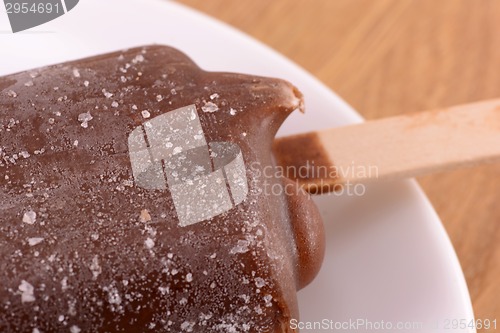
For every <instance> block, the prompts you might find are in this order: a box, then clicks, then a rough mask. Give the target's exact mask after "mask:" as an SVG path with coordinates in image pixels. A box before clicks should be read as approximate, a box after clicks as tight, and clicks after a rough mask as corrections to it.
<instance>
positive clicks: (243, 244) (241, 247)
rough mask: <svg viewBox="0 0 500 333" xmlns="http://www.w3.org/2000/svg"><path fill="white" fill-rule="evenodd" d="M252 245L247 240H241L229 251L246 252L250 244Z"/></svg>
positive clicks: (234, 252)
mask: <svg viewBox="0 0 500 333" xmlns="http://www.w3.org/2000/svg"><path fill="white" fill-rule="evenodd" d="M249 245H250V242H249V241H247V240H239V241H238V244H237V245H236V246H235V247H233V248H232V249H231V250H230V251H229V253H231V254H236V253H245V252H248V246H249Z"/></svg>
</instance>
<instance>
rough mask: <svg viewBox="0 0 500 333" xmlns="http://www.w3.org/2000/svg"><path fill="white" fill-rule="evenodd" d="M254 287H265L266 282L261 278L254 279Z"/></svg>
mask: <svg viewBox="0 0 500 333" xmlns="http://www.w3.org/2000/svg"><path fill="white" fill-rule="evenodd" d="M255 285H256V286H257V288H262V287H264V286H265V285H266V281H265V280H264V279H263V278H261V277H258V278H255Z"/></svg>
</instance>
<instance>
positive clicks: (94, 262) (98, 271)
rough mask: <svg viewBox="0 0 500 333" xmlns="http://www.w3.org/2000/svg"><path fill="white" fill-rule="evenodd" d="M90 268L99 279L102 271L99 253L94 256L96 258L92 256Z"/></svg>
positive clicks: (95, 277)
mask: <svg viewBox="0 0 500 333" xmlns="http://www.w3.org/2000/svg"><path fill="white" fill-rule="evenodd" d="M90 270H91V271H92V275H93V276H94V279H97V277H98V276H99V275H100V274H101V273H102V268H101V266H100V265H99V257H98V256H97V255H96V256H94V258H92V263H91V264H90Z"/></svg>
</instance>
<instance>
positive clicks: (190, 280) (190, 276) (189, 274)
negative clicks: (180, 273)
mask: <svg viewBox="0 0 500 333" xmlns="http://www.w3.org/2000/svg"><path fill="white" fill-rule="evenodd" d="M186 281H187V282H192V281H193V274H191V273H187V274H186Z"/></svg>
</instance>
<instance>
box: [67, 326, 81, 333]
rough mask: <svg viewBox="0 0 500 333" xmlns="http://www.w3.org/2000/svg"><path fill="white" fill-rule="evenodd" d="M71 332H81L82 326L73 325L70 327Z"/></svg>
mask: <svg viewBox="0 0 500 333" xmlns="http://www.w3.org/2000/svg"><path fill="white" fill-rule="evenodd" d="M69 331H70V333H80V332H81V331H82V330H81V329H80V327H78V326H76V325H73V326H71V327H70V328H69Z"/></svg>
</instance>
